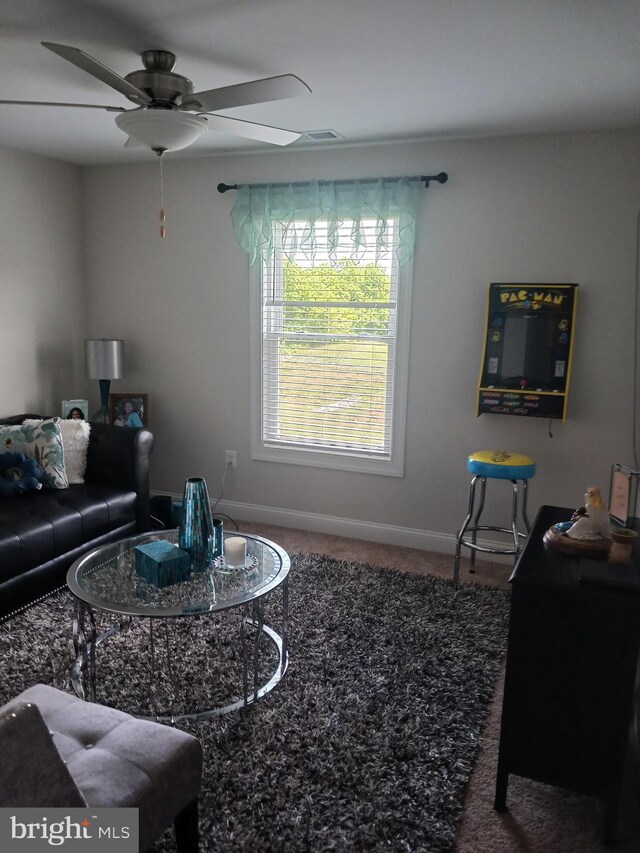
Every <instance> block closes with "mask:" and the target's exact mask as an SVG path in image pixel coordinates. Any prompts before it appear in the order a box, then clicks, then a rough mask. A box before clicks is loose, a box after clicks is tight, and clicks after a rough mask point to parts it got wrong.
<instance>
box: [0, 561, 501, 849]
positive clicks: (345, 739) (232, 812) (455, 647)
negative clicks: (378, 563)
mask: <svg viewBox="0 0 640 853" xmlns="http://www.w3.org/2000/svg"><path fill="white" fill-rule="evenodd" d="M289 588H290V603H289V645H290V655H291V662H290V667H289V671H288V673H287V675H286V677H285V678H284V680H283V681H282V682H281V683H280V685H278V687H277V688H276V689H275V690H274V691H273V692H272V693H270V694H269V695H268V696H267V697H265V699H263V700H262V701H260V702H258V703H257V704H256V705H253V706H251V707H250V708H249V709H247V710H246V711H243V712H236V713H233V714H229V715H226V716H224V717H219V718H214V719H209V720H203V721H189V720H185V721H181V722H179V723H178V724H177V725H179V726H180V727H181V728H184V729H185V730H187V731H190V732H191V733H192V734H195V735H196V736H197V737H198V738H200V740H201V742H202V744H203V747H204V753H205V772H204V787H203V792H202V797H201V805H200V827H201V850H202V851H211V853H213V851H215V853H231V851H233V853H236V851H251V853H258V851H274V853H299V851H308V853H321V851H330V850H331V851H345V853H346V851H393V853H401V851H407V853H409V851H410V853H437V851H441V850H449V849H451V847H452V846H453V843H454V839H455V834H456V827H457V825H458V821H459V818H460V814H461V810H462V803H463V798H464V794H465V789H466V785H467V782H468V780H469V776H470V774H471V770H472V768H473V764H474V760H475V758H476V755H477V752H478V748H479V743H480V733H481V729H482V726H483V722H484V719H485V716H486V713H487V709H488V705H489V702H490V701H491V699H492V696H493V693H494V690H495V684H496V679H497V675H498V670H499V667H500V662H501V658H502V655H503V653H504V651H505V647H506V631H507V622H508V609H509V594H508V591H505V590H498V589H493V588H488V587H480V586H463V587H461V588H460V589H459V590H458V592H457V593H456V591H455V589H454V587H453V584H452V583H451V582H450V581H447V580H442V579H439V578H435V577H424V576H416V575H412V574H405V573H400V572H397V571H394V570H391V569H381V568H378V567H374V566H367V565H360V564H356V563H347V562H341V561H339V560H334V559H331V558H328V557H324V556H320V555H295V556H294V557H293V558H292V568H291V575H290V587H289ZM280 602H281V597H280V595H279V593H278V592H275V593H273V594H272V595H271V596H270V598H269V600H268V602H267V604H266V607H265V610H266V612H267V621H268V622H270V621H271V620H272V621H271V624H273V626H274V627H276V628H277V625H278V624H279V623H278V618H279V607H280V606H281V604H280ZM72 617H73V602H72V597H71V596H70V594H69V593H67V592H62V593H56V594H55V595H53V596H51V597H50V598H49V599H47V600H46V601H45V602H43V603H41V604H38V605H35V606H33V607H32V608H30V609H28V610H27V611H25V612H24V613H21V614H18V615H15V616H13V617H11V618H10V619H8V620H6V621H5V622H3V623H0V660H1V661H2V673H3V678H2V684H1V685H0V701H1V702H5V701H8V700H9V699H10V698H12V697H13V696H15V695H16V694H17V693H19V692H20V691H21V690H23V689H25V688H26V687H28V686H30V685H32V684H34V683H36V682H43V683H46V684H52V685H54V686H56V687H59V688H62V689H66V690H71V687H70V680H69V666H70V663H71V660H72V657H73V645H72V641H71V623H72ZM102 618H103V623H104V624H103V626H104V627H107V625H108V617H106V616H104V617H102ZM238 622H239V618H238V617H237V614H234V613H233V611H232V612H230V613H229V614H226V615H223V616H221V617H200V618H190V619H178V620H171V632H170V634H168V636H167V637H166V638H164V639H163V638H162V637H160V638H158V639H157V640H156V641H155V642H156V646H157V647H158V648H156V657H157V658H159V657H160V655H159V646H160V645H161V642H162V643H168V644H169V646H170V647H171V648H173V650H174V654H175V656H176V658H177V659H178V660H179V666H180V668H181V669H182V670H183V671H182V673H181V679H180V682H181V684H182V685H183V689H182V693H181V695H179V696H177V697H175V702H176V703H178V707H177V711H176V712H185V711H188V710H190V705H193V707H192V708H191V710H193V709H194V708H196V707H198V706H200V707H211V706H212V705H217V704H225V698H226V700H227V701H228V700H229V691H231V692H233V685H237V684H238V683H239V681H238V678H239V671H240V670H239V667H240V666H241V663H240V660H239V655H238V652H237V649H238V644H237V631H238ZM147 631H148V621H143V622H140V623H139V624H138V625H136V626H132V627H131V628H130V629H129V630H128V631H126V632H125V633H123V634H121V635H117V636H114V637H111V638H109V639H108V640H106V641H105V643H104V644H103V645H101V646H100V647H99V649H98V677H99V693H98V697H97V698H98V700H99V701H101V702H104V703H105V704H108V705H113V706H115V707H120V708H122V709H123V710H126V711H130V712H133V713H140V714H144V715H146V714H148V713H149V705H148V702H149V689H148V683H149V679H148V669H147V664H146V661H147V658H148V635H147ZM160 640H161V642H160ZM265 645H266V647H267V649H270V648H271V644H270V643H268V642H266V643H265ZM265 657H266V661H265V666H267V667H268V666H269V665H271V666H272V665H273V655H271V658H272V659H271V660H269V655H268V654H267V655H266V656H265ZM158 665H159V664H158V661H156V666H158ZM156 681H157V696H159V700H158V701H161V700H162V694H163V691H165V690H166V691H167V695H169V694H170V693H171V683H170V681H169V680H167V684H163V683H162V676H161V675H158V677H157V679H156ZM174 687H175V685H174ZM235 698H237V694H236V697H235ZM175 707H176V706H175V705H174V709H175ZM156 849H157V850H158V851H162V852H163V853H165V851H171V850H174V849H175V844H174V838H173V835H172V830H169V831H168V832H167V833H166V835H165V837H164V838H163V839H161V840H160V841H159V842H158V844H157V846H156Z"/></svg>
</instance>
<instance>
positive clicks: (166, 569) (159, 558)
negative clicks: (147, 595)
mask: <svg viewBox="0 0 640 853" xmlns="http://www.w3.org/2000/svg"><path fill="white" fill-rule="evenodd" d="M135 552H136V572H137V573H138V574H139V575H140V577H143V578H144V579H145V580H146V581H148V582H149V583H151V584H153V585H154V586H158V587H164V586H169V585H170V584H173V583H180V582H181V581H184V580H186V579H187V578H188V577H189V575H190V574H191V559H190V557H189V555H188V554H187V552H186V551H183V550H182V549H181V548H178V546H177V545H173V544H172V543H171V542H166V541H165V540H163V539H159V540H156V541H155V542H147V544H146V545H136V547H135Z"/></svg>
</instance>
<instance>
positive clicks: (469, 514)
mask: <svg viewBox="0 0 640 853" xmlns="http://www.w3.org/2000/svg"><path fill="white" fill-rule="evenodd" d="M477 481H478V478H477V477H474V478H473V479H472V480H471V483H470V485H469V508H468V510H467V517H466V518H465V520H464V522H463V523H462V527H461V528H460V531H459V533H458V536H457V538H456V556H455V558H454V561H453V583H454V585H455V586H456V587H457V586H458V578H459V575H460V550H461V548H462V537H463V536H464V533H465V530H466V529H467V527H468V526H469V522H470V521H471V517H472V516H473V505H474V502H475V492H476V482H477Z"/></svg>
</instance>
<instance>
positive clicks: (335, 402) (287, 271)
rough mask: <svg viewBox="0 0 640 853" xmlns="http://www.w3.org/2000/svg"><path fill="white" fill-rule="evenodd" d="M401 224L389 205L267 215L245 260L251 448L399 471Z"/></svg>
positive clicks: (404, 280) (407, 280)
mask: <svg viewBox="0 0 640 853" xmlns="http://www.w3.org/2000/svg"><path fill="white" fill-rule="evenodd" d="M381 227H382V228H383V229H384V231H385V243H384V246H385V248H384V251H381V249H380V246H379V245H378V244H377V242H376V234H377V232H379V231H380V229H381ZM400 230H401V229H400V221H399V219H398V218H395V217H388V218H386V219H385V220H384V221H383V223H382V226H381V223H380V220H375V219H362V220H360V221H359V222H358V227H357V228H356V227H355V223H354V222H353V221H351V220H342V221H341V223H340V224H339V225H338V226H337V228H336V227H335V226H334V225H332V223H331V222H329V220H323V219H321V218H319V219H315V220H314V222H313V224H312V225H311V224H310V223H309V222H308V221H307V220H300V219H298V220H293V221H289V222H287V223H286V224H285V225H282V224H280V225H278V226H277V227H274V229H273V237H272V251H271V252H270V253H269V254H268V256H267V257H264V258H263V257H261V258H258V260H257V262H256V263H255V264H254V266H253V268H252V269H253V277H252V290H253V293H252V418H253V423H252V456H253V457H254V458H256V459H266V460H272V461H280V462H291V463H297V464H304V465H317V466H322V467H328V468H340V469H343V470H352V471H362V472H370V473H379V474H389V475H394V476H402V474H403V471H404V432H405V409H406V378H407V362H408V343H409V340H408V338H409V313H410V310H409V309H410V302H411V275H410V270H411V264H410V263H408V264H404V265H403V266H399V264H398V261H397V254H398V253H397V248H398V241H399V234H400ZM296 234H297V235H298V236H300V235H302V234H304V240H302V239H298V238H297V237H296ZM379 242H380V241H378V243H379ZM310 243H311V244H312V245H313V252H311V253H310V252H308V251H306V250H305V248H300V247H301V246H306V247H308V246H309V244H310ZM291 246H294V247H295V248H294V249H293V250H292V249H291ZM285 249H286V251H285Z"/></svg>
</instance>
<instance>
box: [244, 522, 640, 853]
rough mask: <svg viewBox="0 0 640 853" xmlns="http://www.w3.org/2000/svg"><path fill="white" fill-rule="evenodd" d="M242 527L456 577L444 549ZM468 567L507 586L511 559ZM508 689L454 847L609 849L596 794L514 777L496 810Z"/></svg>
mask: <svg viewBox="0 0 640 853" xmlns="http://www.w3.org/2000/svg"><path fill="white" fill-rule="evenodd" d="M241 527H242V529H243V530H244V531H246V532H247V533H256V534H258V535H260V536H265V537H266V538H267V539H271V540H272V541H274V542H277V543H278V544H279V545H281V546H282V547H283V548H284V549H285V550H287V551H288V552H289V553H293V552H300V553H308V554H310V553H318V554H327V555H329V556H332V557H335V558H337V559H342V560H353V561H357V562H360V563H371V564H372V565H377V566H388V567H390V568H394V569H398V570H400V571H409V572H416V573H418V574H433V575H438V576H440V577H446V578H451V576H452V569H453V557H452V556H449V555H446V554H435V553H431V552H427V551H417V550H414V549H411V548H398V547H394V546H388V545H379V544H377V543H368V542H362V541H359V540H355V539H346V538H342V537H337V536H328V535H324V534H319V533H309V532H306V531H301V530H291V529H287V528H282V527H272V526H269V525H264V524H249V523H246V522H243V523H242V524H241ZM468 569H469V561H468V560H464V559H463V562H462V567H461V580H462V581H463V582H467V581H473V582H474V583H480V584H491V585H493V586H497V585H506V584H507V582H508V578H509V574H510V567H509V566H508V565H505V564H500V563H491V562H488V561H478V562H477V563H476V572H475V573H474V574H470V573H469V570H468ZM503 673H504V665H503ZM502 689H503V676H501V677H500V680H499V683H498V684H497V687H496V693H495V697H494V700H493V703H492V705H491V708H490V712H489V717H488V720H487V723H486V727H485V730H484V733H483V737H482V744H481V750H480V755H479V757H478V761H477V763H476V767H475V769H474V771H473V774H472V776H471V780H470V783H469V788H468V791H467V796H466V799H465V804H464V810H463V814H462V820H461V823H460V828H459V830H458V835H457V839H456V847H455V850H456V851H457V853H602V851H604V850H605V849H606V848H605V847H604V845H603V844H602V843H601V839H600V835H601V829H602V817H603V810H602V807H601V804H600V803H599V802H598V801H597V800H595V799H593V798H590V797H581V796H578V795H576V794H571V793H569V792H567V791H564V790H561V789H559V788H553V787H551V786H548V785H541V784H539V783H536V782H531V781H529V780H527V779H520V778H518V777H516V776H511V777H510V781H509V790H508V795H507V803H508V807H509V810H508V812H506V813H504V814H499V813H498V812H496V811H494V809H493V797H494V791H495V774H496V765H497V759H498V742H499V733H500V713H501V702H502ZM636 770H637V767H636V765H633V766H630V767H629V779H628V784H627V786H626V792H625V797H624V802H623V805H622V808H621V817H620V824H619V827H620V832H619V836H620V837H619V846H618V850H619V851H620V853H640V785H639V783H638V775H639V774H638V773H637V772H636Z"/></svg>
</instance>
